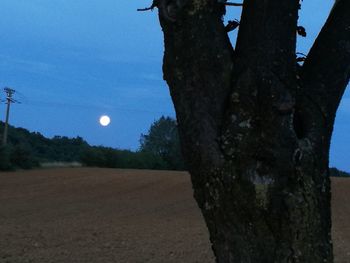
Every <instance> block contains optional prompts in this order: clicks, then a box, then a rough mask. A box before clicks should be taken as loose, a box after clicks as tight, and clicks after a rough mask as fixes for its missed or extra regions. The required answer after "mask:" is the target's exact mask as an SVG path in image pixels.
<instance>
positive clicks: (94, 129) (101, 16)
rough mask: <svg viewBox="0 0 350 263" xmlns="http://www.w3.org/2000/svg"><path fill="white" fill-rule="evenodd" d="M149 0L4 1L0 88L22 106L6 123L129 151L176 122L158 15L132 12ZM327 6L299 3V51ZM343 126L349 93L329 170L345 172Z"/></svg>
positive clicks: (348, 131) (327, 1) (348, 116)
mask: <svg viewBox="0 0 350 263" xmlns="http://www.w3.org/2000/svg"><path fill="white" fill-rule="evenodd" d="M151 1H152V0H134V1H130V0H0V47H1V48H0V87H1V89H2V88H3V87H5V86H9V87H11V88H13V89H15V90H16V91H17V93H16V94H15V99H17V100H19V101H21V104H14V105H12V108H11V115H10V124H12V125H14V126H16V127H23V128H26V129H29V130H30V131H38V132H40V133H42V134H43V135H44V136H47V137H52V136H54V135H61V136H69V137H75V136H81V137H83V138H84V139H85V140H87V141H88V143H90V144H92V145H104V146H110V147H116V148H124V149H132V150H135V149H137V148H138V146H139V141H138V140H139V138H140V134H141V133H146V132H147V130H148V128H149V126H150V125H151V124H152V122H153V121H154V120H157V119H158V118H159V117H160V116H162V115H166V116H172V117H174V116H175V114H174V110H173V105H172V102H171V99H170V96H169V91H168V88H167V86H166V83H165V82H164V81H163V79H162V71H161V67H162V56H163V38H162V32H161V29H160V26H159V23H158V18H157V12H156V10H155V11H153V12H136V9H137V8H142V7H146V6H149V5H150V4H151ZM333 2H334V1H333V0H323V1H319V0H307V1H304V2H303V4H302V10H301V13H300V21H299V24H300V25H302V26H304V27H305V28H306V31H307V33H308V35H307V38H298V51H299V52H302V53H307V52H308V50H309V48H310V47H311V45H312V43H313V41H314V39H315V37H316V36H317V34H318V32H319V30H320V29H321V27H322V25H323V23H324V22H325V19H326V17H327V15H328V13H329V11H330V9H331V6H332V5H333ZM230 10H231V11H230V12H228V15H227V16H226V20H227V19H231V20H232V19H235V18H237V19H239V15H240V14H239V10H240V9H239V8H230ZM230 36H231V38H232V40H234V38H235V34H234V33H232V34H231V35H230ZM330 66H332V65H330ZM0 92H1V93H0V99H4V95H5V94H4V93H3V92H2V91H0ZM104 114H106V115H109V116H110V117H111V120H112V122H111V124H110V125H109V126H107V127H102V126H101V125H99V123H98V119H99V117H100V116H101V115H104ZM0 118H1V120H4V118H5V104H3V103H2V104H0ZM349 120H350V92H349V90H347V92H346V94H345V96H344V98H343V100H342V104H341V106H340V108H339V110H338V114H337V122H336V125H335V130H334V136H333V140H332V149H331V166H336V167H338V168H339V169H342V170H346V171H350V164H349V162H348V157H347V154H349V148H350V123H349Z"/></svg>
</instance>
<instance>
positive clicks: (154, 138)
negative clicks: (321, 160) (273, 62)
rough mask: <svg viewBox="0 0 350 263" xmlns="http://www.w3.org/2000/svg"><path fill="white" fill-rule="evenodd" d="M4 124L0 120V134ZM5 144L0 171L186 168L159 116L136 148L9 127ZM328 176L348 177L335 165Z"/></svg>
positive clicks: (173, 134) (173, 131) (173, 133)
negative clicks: (59, 165)
mask: <svg viewBox="0 0 350 263" xmlns="http://www.w3.org/2000/svg"><path fill="white" fill-rule="evenodd" d="M3 128H4V123H3V122H0V137H1V136H2V131H3ZM8 141H9V142H8V145H6V147H4V146H0V171H6V170H15V169H32V168H38V167H40V166H41V164H43V163H51V162H65V163H70V162H79V163H81V164H82V165H84V166H89V167H106V168H133V169H154V170H186V168H185V164H184V160H183V158H182V154H181V150H180V142H179V135H178V131H177V124H176V120H174V119H172V118H170V117H164V116H162V117H161V118H160V119H158V120H156V121H154V122H153V123H152V125H151V126H150V128H149V131H148V133H147V134H141V136H140V147H139V149H138V150H137V151H130V150H123V149H115V148H111V147H103V146H91V145H89V144H88V143H87V142H86V141H85V140H84V139H83V138H82V137H79V136H77V137H75V138H68V137H66V136H54V137H53V138H51V139H50V138H46V137H45V136H43V135H42V134H40V133H39V132H30V131H28V130H26V129H24V128H15V127H13V126H9V138H8ZM330 173H331V176H336V177H349V176H350V174H349V173H347V172H344V171H340V170H338V169H337V168H331V169H330Z"/></svg>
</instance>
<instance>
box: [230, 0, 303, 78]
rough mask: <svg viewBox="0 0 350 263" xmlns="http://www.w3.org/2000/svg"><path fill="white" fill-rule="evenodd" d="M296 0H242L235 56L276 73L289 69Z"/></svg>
mask: <svg viewBox="0 0 350 263" xmlns="http://www.w3.org/2000/svg"><path fill="white" fill-rule="evenodd" d="M298 3H299V1H298V0H293V1H281V0H267V1H256V0H245V1H244V5H243V11H242V18H241V21H240V29H239V33H238V38H237V45H236V52H237V56H238V57H241V58H242V60H243V61H244V62H245V63H248V64H254V65H260V66H263V67H267V68H271V67H272V66H274V67H275V68H276V70H275V71H277V72H278V71H280V72H291V71H293V68H294V67H295V65H294V62H293V61H294V58H293V56H295V46H296V34H295V32H296V27H297V18H298ZM252 51H253V52H252ZM250 66H251V65H250ZM285 67H288V69H287V70H286V68H285Z"/></svg>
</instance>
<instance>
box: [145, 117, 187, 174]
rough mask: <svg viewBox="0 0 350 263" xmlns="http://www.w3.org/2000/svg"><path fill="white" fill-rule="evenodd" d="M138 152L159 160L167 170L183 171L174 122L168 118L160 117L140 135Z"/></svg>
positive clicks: (183, 166)
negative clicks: (151, 155) (146, 132)
mask: <svg viewBox="0 0 350 263" xmlns="http://www.w3.org/2000/svg"><path fill="white" fill-rule="evenodd" d="M140 151H141V152H144V153H149V154H153V155H155V156H157V157H159V158H161V159H162V160H164V162H165V163H166V166H167V167H168V168H169V169H172V170H184V169H185V165H184V161H183V158H182V154H181V149H180V141H179V134H178V129H177V125H176V121H175V120H174V119H172V118H170V117H164V116H162V117H161V118H160V119H159V120H157V121H155V122H154V123H153V124H152V125H151V127H150V129H149V131H148V134H142V135H141V139H140Z"/></svg>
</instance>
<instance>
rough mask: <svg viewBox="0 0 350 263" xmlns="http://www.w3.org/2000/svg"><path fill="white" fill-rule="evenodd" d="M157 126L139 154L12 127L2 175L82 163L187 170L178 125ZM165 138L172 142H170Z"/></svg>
mask: <svg viewBox="0 0 350 263" xmlns="http://www.w3.org/2000/svg"><path fill="white" fill-rule="evenodd" d="M155 123H160V126H157V125H152V126H151V129H150V131H152V132H151V133H150V136H149V135H141V141H143V142H144V144H142V146H141V148H142V150H140V151H136V152H133V151H129V150H119V149H113V148H108V147H102V146H90V145H89V144H88V143H87V142H86V141H84V140H83V139H82V138H81V137H76V138H68V137H65V136H63V137H61V136H55V137H53V138H52V139H49V138H46V137H44V136H43V135H42V134H40V133H38V132H29V131H28V130H26V129H23V128H15V127H12V126H9V136H8V144H7V145H6V147H0V171H5V170H14V169H17V168H20V169H30V168H34V167H39V166H40V163H47V162H81V163H82V164H83V165H86V166H95V167H109V168H134V169H157V170H181V169H183V162H182V158H181V154H180V152H179V140H178V135H177V130H176V129H177V128H176V124H175V121H174V120H172V119H170V118H164V117H162V118H161V119H160V120H159V121H157V122H155ZM164 124H166V125H165V126H164ZM169 124H170V125H169ZM3 127H4V123H3V122H0V138H2V131H3ZM159 128H160V130H159ZM159 132H161V133H162V136H161V138H162V140H161V141H158V140H155V137H154V135H157V134H159ZM168 137H169V138H168ZM146 138H147V139H146ZM165 138H167V139H168V140H167V141H166V142H165V141H164V139H165Z"/></svg>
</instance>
